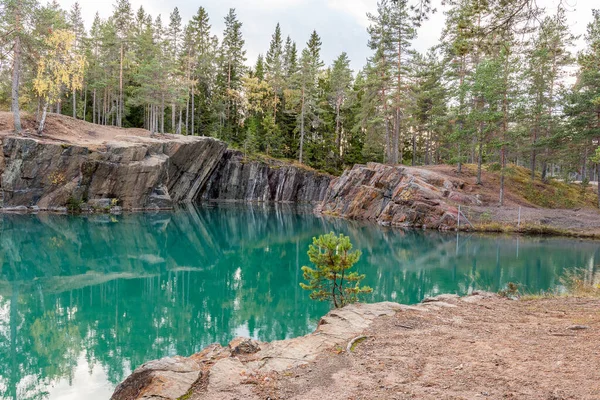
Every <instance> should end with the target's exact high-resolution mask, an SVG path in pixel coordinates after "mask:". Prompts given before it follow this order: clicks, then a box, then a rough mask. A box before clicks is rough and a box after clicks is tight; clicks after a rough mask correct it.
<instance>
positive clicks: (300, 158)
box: [298, 87, 304, 164]
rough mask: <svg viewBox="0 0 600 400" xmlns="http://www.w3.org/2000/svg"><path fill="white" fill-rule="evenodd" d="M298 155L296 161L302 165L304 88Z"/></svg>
mask: <svg viewBox="0 0 600 400" xmlns="http://www.w3.org/2000/svg"><path fill="white" fill-rule="evenodd" d="M300 113H301V115H300V155H299V157H298V161H299V162H300V164H302V156H303V151H304V87H302V109H301V111H300Z"/></svg>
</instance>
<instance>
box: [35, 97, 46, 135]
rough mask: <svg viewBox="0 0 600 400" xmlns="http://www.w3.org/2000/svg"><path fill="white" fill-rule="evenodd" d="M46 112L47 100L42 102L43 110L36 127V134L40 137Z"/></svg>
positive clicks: (44, 123)
mask: <svg viewBox="0 0 600 400" xmlns="http://www.w3.org/2000/svg"><path fill="white" fill-rule="evenodd" d="M47 111H48V100H46V101H44V110H43V111H42V118H41V119H40V124H39V125H38V129H37V133H38V135H41V134H42V133H43V132H44V127H45V125H46V115H47Z"/></svg>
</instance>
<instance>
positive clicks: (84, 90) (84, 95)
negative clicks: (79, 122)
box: [83, 88, 87, 121]
mask: <svg viewBox="0 0 600 400" xmlns="http://www.w3.org/2000/svg"><path fill="white" fill-rule="evenodd" d="M83 120H84V121H87V89H85V88H84V89H83Z"/></svg>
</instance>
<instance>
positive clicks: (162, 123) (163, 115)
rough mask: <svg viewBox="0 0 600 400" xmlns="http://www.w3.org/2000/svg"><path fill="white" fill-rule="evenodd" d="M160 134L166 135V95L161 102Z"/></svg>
mask: <svg viewBox="0 0 600 400" xmlns="http://www.w3.org/2000/svg"><path fill="white" fill-rule="evenodd" d="M160 133H165V94H164V93H163V94H162V97H161V100H160Z"/></svg>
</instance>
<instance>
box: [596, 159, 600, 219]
mask: <svg viewBox="0 0 600 400" xmlns="http://www.w3.org/2000/svg"><path fill="white" fill-rule="evenodd" d="M596 179H597V181H596V182H597V183H598V207H599V208H600V163H598V164H596Z"/></svg>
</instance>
